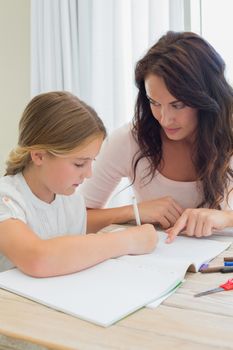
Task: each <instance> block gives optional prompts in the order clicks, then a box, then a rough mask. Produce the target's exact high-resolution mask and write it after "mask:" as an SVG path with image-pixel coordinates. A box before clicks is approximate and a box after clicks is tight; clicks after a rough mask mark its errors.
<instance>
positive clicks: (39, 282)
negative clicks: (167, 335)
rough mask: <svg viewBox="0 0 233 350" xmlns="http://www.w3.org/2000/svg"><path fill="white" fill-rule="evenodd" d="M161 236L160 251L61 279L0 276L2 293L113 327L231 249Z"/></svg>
mask: <svg viewBox="0 0 233 350" xmlns="http://www.w3.org/2000/svg"><path fill="white" fill-rule="evenodd" d="M158 232H159V243H158V246H157V247H156V249H155V250H154V251H153V252H152V253H150V254H145V255H135V256H132V255H127V256H122V257H119V258H116V259H109V260H107V261H104V262H102V263H100V264H98V265H96V266H93V267H90V268H88V269H86V270H83V271H80V272H77V273H73V274H69V275H65V276H58V277H48V278H34V277H30V276H27V275H25V274H23V273H22V272H21V271H19V270H18V269H17V268H15V269H11V270H8V271H5V272H2V273H0V288H3V289H6V290H9V291H11V292H13V293H16V294H19V295H21V296H24V297H26V298H29V299H32V300H34V301H36V302H39V303H41V304H44V305H47V306H49V307H51V308H53V309H56V310H59V311H62V312H65V313H67V314H70V315H73V316H76V317H79V318H81V319H83V320H86V321H89V322H93V323H95V324H98V325H101V326H104V327H107V326H109V325H111V324H113V323H115V322H117V321H118V320H120V319H121V318H123V317H125V316H127V315H129V314H130V313H132V312H134V311H136V310H137V309H139V308H141V307H144V306H146V305H148V304H149V306H150V305H152V306H153V302H154V303H155V304H158V301H159V300H161V301H162V300H163V297H164V296H166V295H168V294H169V293H171V291H172V290H175V288H176V287H177V286H178V285H180V283H181V282H182V281H183V279H184V276H185V273H186V271H187V270H189V271H193V272H195V271H198V269H199V268H200V266H201V265H202V264H203V263H206V262H208V261H210V260H212V259H213V258H214V257H216V256H217V255H219V254H220V253H221V252H222V251H224V250H225V249H227V248H228V246H229V245H230V243H229V242H219V241H215V240H212V239H211V240H210V239H206V238H190V237H184V236H179V237H177V238H176V239H175V241H174V242H173V243H172V244H166V243H165V239H166V237H167V235H166V234H165V233H164V232H163V231H158ZM116 234H117V232H116ZM151 303H152V304H151Z"/></svg>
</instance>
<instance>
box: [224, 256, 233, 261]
mask: <svg viewBox="0 0 233 350" xmlns="http://www.w3.org/2000/svg"><path fill="white" fill-rule="evenodd" d="M223 260H224V261H233V256H228V257H225V258H224V259H223Z"/></svg>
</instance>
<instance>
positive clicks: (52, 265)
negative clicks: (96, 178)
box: [0, 91, 157, 277]
mask: <svg viewBox="0 0 233 350" xmlns="http://www.w3.org/2000/svg"><path fill="white" fill-rule="evenodd" d="M105 133H106V131H105V128H104V125H103V123H102V121H101V120H100V119H99V118H98V116H97V115H96V113H95V112H94V110H93V109H92V108H90V107H89V106H87V105H86V104H85V103H84V102H82V101H80V100H79V99H78V98H77V97H75V96H73V95H72V94H70V93H68V92H59V91H57V92H49V93H44V94H41V95H38V96H36V97H35V98H33V99H32V101H31V102H30V103H29V104H28V106H27V107H26V109H25V111H24V113H23V116H22V118H21V120H20V123H19V141H18V146H17V147H16V149H14V150H13V151H12V152H11V154H10V157H9V159H8V162H7V169H6V176H4V177H3V178H1V179H0V270H1V271H3V270H5V269H9V268H11V267H13V266H17V267H18V268H19V269H21V270H22V271H23V272H24V273H26V274H29V275H32V276H36V277H46V276H55V275H62V274H67V273H72V272H75V271H79V270H82V269H85V268H87V267H89V266H92V265H94V264H97V263H99V262H101V261H103V260H105V259H108V258H113V257H117V256H120V255H123V254H144V253H148V252H150V251H152V250H153V249H154V247H155V245H156V241H157V236H156V232H155V229H154V227H153V226H152V225H142V226H138V227H132V228H130V229H126V230H124V231H120V232H117V233H99V234H88V235H85V232H86V210H85V205H84V201H83V198H82V196H81V195H80V194H77V192H76V188H77V187H78V186H79V185H80V184H81V183H82V182H83V181H84V179H85V178H86V177H90V176H91V166H92V161H93V160H94V159H95V157H96V155H97V154H98V152H99V149H100V146H101V144H102V141H103V139H104V137H105Z"/></svg>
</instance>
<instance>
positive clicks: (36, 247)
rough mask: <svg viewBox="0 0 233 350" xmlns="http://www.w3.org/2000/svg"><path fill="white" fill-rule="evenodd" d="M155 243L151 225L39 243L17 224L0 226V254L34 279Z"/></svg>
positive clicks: (9, 222)
mask: <svg viewBox="0 0 233 350" xmlns="http://www.w3.org/2000/svg"><path fill="white" fill-rule="evenodd" d="M156 243H157V234H156V231H155V229H154V227H153V226H152V225H142V226H137V227H132V228H129V229H126V230H122V231H119V232H117V233H99V234H89V235H77V236H63V237H56V238H51V239H48V240H42V239H40V238H39V237H38V236H37V235H36V234H35V233H34V232H33V231H32V230H31V229H30V228H29V227H28V226H27V225H26V224H24V223H23V222H22V221H20V220H16V219H8V220H5V221H3V222H1V223H0V252H1V253H2V254H3V255H5V256H6V257H7V258H8V259H9V260H11V261H12V263H13V264H14V265H15V266H17V267H18V268H19V269H20V270H22V271H23V272H24V273H26V274H28V275H31V276H34V277H48V276H56V275H64V274H67V273H73V272H77V271H80V270H83V269H86V268H88V267H90V266H92V265H95V264H97V263H100V262H101V261H104V260H106V259H109V258H114V257H117V256H121V255H125V254H144V253H149V252H151V251H152V250H153V249H154V248H155V246H156Z"/></svg>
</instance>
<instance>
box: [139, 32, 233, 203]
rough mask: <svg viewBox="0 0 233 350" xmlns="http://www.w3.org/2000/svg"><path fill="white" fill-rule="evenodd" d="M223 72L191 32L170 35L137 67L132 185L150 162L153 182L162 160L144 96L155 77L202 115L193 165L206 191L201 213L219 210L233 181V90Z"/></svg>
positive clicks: (221, 63) (209, 49) (218, 61)
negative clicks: (142, 162)
mask: <svg viewBox="0 0 233 350" xmlns="http://www.w3.org/2000/svg"><path fill="white" fill-rule="evenodd" d="M224 70H225V63H224V61H223V59H222V58H221V57H220V55H219V54H218V53H217V52H216V51H215V50H214V48H213V47H212V46H211V45H210V44H209V43H208V42H207V41H205V40H204V39H203V38H201V37H200V36H199V35H197V34H195V33H191V32H171V31H170V32H168V33H167V34H166V35H164V36H163V37H161V39H160V40H159V41H158V42H157V43H156V44H155V45H154V46H152V47H151V48H150V49H149V51H148V52H147V53H146V55H145V56H144V57H143V58H142V59H141V60H140V61H139V62H138V63H137V65H136V69H135V80H136V85H137V87H138V89H139V91H138V96H137V100H136V106H135V115H134V120H133V135H134V137H135V139H136V141H137V142H138V144H139V149H140V151H139V153H137V154H136V155H135V157H134V160H133V167H134V180H135V177H136V168H137V165H138V162H139V161H140V160H141V159H142V158H144V157H146V158H147V159H148V161H149V164H150V166H149V168H148V174H147V176H148V179H149V181H151V179H152V178H153V176H154V175H155V171H156V169H157V167H158V165H159V164H160V163H161V161H162V158H163V149H162V140H161V135H160V131H161V127H160V124H159V123H158V121H157V120H156V119H155V118H154V117H153V115H152V112H151V108H150V103H149V101H148V99H147V97H146V92H145V78H146V77H147V76H148V75H149V74H155V75H157V76H159V77H161V78H163V80H164V82H165V84H166V86H167V89H168V91H169V92H170V93H171V95H173V96H174V97H175V98H176V99H177V100H179V101H182V102H183V103H184V104H185V105H187V106H189V107H192V108H196V109H197V110H198V130H197V137H196V142H195V145H194V147H193V154H194V156H193V162H194V165H195V168H196V171H197V174H198V178H197V180H198V181H201V182H202V187H203V201H202V202H201V203H200V204H199V207H202V206H207V207H209V208H220V203H221V202H222V200H223V198H224V196H225V195H226V194H227V191H228V186H229V181H231V180H232V177H233V171H232V169H231V167H230V159H231V156H232V149H233V147H232V146H233V133H232V115H233V90H232V88H231V86H230V85H229V84H228V83H227V81H226V79H225V76H224Z"/></svg>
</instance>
